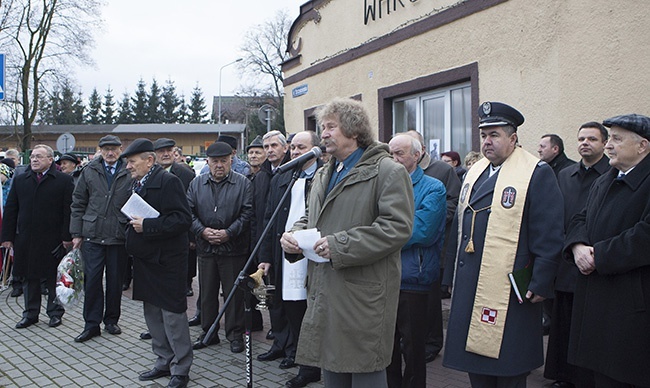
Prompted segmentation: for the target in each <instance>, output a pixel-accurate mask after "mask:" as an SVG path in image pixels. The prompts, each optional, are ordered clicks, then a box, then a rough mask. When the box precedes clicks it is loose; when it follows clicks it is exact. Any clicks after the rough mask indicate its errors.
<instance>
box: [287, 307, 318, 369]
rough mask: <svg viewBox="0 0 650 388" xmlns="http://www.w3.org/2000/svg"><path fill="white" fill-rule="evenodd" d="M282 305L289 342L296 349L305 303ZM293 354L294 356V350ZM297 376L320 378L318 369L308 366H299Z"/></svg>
mask: <svg viewBox="0 0 650 388" xmlns="http://www.w3.org/2000/svg"><path fill="white" fill-rule="evenodd" d="M283 304H284V311H285V312H286V315H287V321H288V323H289V333H290V335H291V342H293V344H294V348H295V347H297V345H298V339H299V338H300V327H301V326H302V319H303V318H304V317H305V311H307V301H306V300H295V301H283ZM293 352H294V354H295V349H294V351H293ZM298 375H300V376H305V377H307V378H312V377H313V378H316V377H317V378H320V368H317V367H314V366H308V365H300V369H299V371H298Z"/></svg>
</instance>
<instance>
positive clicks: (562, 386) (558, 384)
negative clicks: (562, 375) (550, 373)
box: [551, 380, 575, 388]
mask: <svg viewBox="0 0 650 388" xmlns="http://www.w3.org/2000/svg"><path fill="white" fill-rule="evenodd" d="M573 387H575V385H573V384H571V383H569V382H567V381H559V380H558V381H555V382H554V383H553V384H551V388H573Z"/></svg>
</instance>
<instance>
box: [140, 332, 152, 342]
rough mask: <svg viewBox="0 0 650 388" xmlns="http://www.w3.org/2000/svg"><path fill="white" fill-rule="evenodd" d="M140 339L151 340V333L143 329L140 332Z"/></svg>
mask: <svg viewBox="0 0 650 388" xmlns="http://www.w3.org/2000/svg"><path fill="white" fill-rule="evenodd" d="M140 339H141V340H150V339H151V333H149V331H143V332H142V333H140Z"/></svg>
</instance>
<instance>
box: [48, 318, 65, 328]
mask: <svg viewBox="0 0 650 388" xmlns="http://www.w3.org/2000/svg"><path fill="white" fill-rule="evenodd" d="M61 323H62V321H61V317H51V318H50V323H48V324H47V325H48V326H49V327H57V326H60V325H61Z"/></svg>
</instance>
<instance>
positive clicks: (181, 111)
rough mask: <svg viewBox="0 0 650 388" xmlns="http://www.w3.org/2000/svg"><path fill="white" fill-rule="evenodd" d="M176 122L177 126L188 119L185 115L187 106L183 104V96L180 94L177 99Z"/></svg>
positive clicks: (186, 114)
mask: <svg viewBox="0 0 650 388" xmlns="http://www.w3.org/2000/svg"><path fill="white" fill-rule="evenodd" d="M178 103H179V105H178V120H177V123H179V124H185V123H186V122H187V119H188V113H187V104H186V103H185V95H184V94H181V96H180V98H179V99H178Z"/></svg>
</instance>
